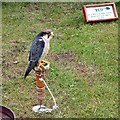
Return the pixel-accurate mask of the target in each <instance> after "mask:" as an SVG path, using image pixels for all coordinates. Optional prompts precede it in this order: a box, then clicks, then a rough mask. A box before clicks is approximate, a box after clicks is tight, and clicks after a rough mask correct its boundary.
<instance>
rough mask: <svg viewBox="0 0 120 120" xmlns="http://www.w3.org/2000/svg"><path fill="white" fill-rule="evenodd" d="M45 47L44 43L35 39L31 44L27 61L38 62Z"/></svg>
mask: <svg viewBox="0 0 120 120" xmlns="http://www.w3.org/2000/svg"><path fill="white" fill-rule="evenodd" d="M44 46H45V42H44V41H43V40H42V39H35V40H34V41H33V42H32V46H31V49H30V54H29V61H33V62H38V61H39V59H40V57H41V55H42V53H43V49H44Z"/></svg>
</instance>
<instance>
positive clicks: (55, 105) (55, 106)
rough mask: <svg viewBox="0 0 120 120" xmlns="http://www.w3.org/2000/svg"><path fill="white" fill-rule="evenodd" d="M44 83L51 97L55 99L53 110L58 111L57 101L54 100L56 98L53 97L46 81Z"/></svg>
mask: <svg viewBox="0 0 120 120" xmlns="http://www.w3.org/2000/svg"><path fill="white" fill-rule="evenodd" d="M40 80H41V79H40ZM42 81H43V82H44V84H45V86H46V88H47V89H48V91H49V93H50V94H51V96H52V98H53V101H54V108H53V109H56V108H57V104H56V100H55V98H54V96H53V94H52V92H51V90H50V89H49V87H48V85H47V83H46V82H45V80H44V79H42Z"/></svg>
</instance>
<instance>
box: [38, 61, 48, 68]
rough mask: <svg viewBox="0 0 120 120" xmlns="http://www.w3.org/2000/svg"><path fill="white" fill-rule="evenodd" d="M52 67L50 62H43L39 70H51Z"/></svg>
mask: <svg viewBox="0 0 120 120" xmlns="http://www.w3.org/2000/svg"><path fill="white" fill-rule="evenodd" d="M49 67H50V62H48V61H45V60H42V61H41V62H40V63H39V65H38V69H49Z"/></svg>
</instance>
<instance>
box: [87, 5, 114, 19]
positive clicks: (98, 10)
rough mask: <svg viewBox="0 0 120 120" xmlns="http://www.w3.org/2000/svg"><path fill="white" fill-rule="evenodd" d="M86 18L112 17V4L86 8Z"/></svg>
mask: <svg viewBox="0 0 120 120" xmlns="http://www.w3.org/2000/svg"><path fill="white" fill-rule="evenodd" d="M86 10H87V14H88V20H99V19H108V18H114V12H113V9H112V6H102V7H92V8H86Z"/></svg>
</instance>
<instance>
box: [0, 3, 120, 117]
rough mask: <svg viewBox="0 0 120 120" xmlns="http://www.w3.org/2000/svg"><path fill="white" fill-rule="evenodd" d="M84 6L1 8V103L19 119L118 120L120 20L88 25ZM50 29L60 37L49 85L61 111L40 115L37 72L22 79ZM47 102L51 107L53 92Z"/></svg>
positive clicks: (56, 40) (54, 49) (52, 52)
mask: <svg viewBox="0 0 120 120" xmlns="http://www.w3.org/2000/svg"><path fill="white" fill-rule="evenodd" d="M83 4H86V3H3V4H2V49H3V50H2V55H3V59H2V72H3V79H2V104H3V105H5V106H8V107H10V108H11V109H12V110H13V111H14V112H15V114H16V116H17V117H18V118H21V117H22V118H26V117H27V118H43V117H44V118H118V71H117V70H118V23H119V21H111V22H103V23H95V24H86V23H84V18H83V12H82V9H81V8H82V5H83ZM87 4H88V3H87ZM89 4H90V3H89ZM116 5H117V10H118V9H120V5H119V3H116ZM118 7H119V8H118ZM45 28H50V29H52V30H53V31H54V33H55V37H54V39H53V40H51V50H50V52H49V55H48V56H47V58H46V60H48V61H50V63H51V67H50V70H49V71H48V73H47V78H48V79H49V80H48V81H47V83H48V86H49V87H50V89H51V91H52V92H53V94H54V96H55V98H56V100H57V104H58V106H59V109H57V110H56V111H54V112H52V113H50V114H38V113H34V112H33V111H32V107H33V106H34V105H35V104H37V99H36V91H35V82H34V80H33V79H34V76H35V73H34V72H31V74H30V75H29V76H28V78H27V79H26V81H24V80H23V75H24V72H25V69H26V67H27V64H28V54H29V49H30V46H31V42H32V40H33V39H34V38H35V36H36V35H37V34H38V33H39V32H40V31H41V30H43V29H45ZM15 61H17V64H15ZM44 103H45V104H47V105H48V106H51V105H52V99H51V96H50V95H49V93H48V91H46V100H45V101H44Z"/></svg>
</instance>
